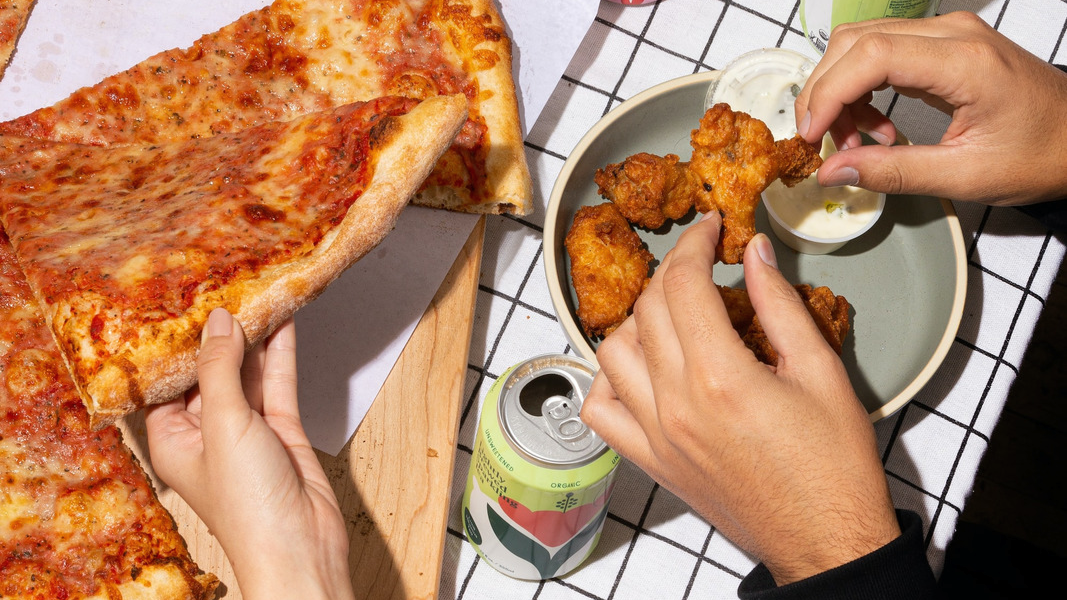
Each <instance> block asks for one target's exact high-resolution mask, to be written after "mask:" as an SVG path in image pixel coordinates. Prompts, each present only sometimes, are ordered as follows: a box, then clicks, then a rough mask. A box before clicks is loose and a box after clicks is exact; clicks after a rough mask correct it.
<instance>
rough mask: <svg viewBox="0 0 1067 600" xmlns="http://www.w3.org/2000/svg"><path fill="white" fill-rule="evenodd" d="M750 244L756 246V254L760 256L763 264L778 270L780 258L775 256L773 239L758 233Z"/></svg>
mask: <svg viewBox="0 0 1067 600" xmlns="http://www.w3.org/2000/svg"><path fill="white" fill-rule="evenodd" d="M749 243H750V244H755V245H756V254H759V258H760V260H762V261H763V264H765V265H769V266H771V267H774V268H775V269H777V268H778V258H777V257H776V256H775V255H774V246H772V245H771V239H770V238H769V237H767V236H766V235H764V234H762V233H757V234H756V235H755V237H753V238H752V241H751V242H749Z"/></svg>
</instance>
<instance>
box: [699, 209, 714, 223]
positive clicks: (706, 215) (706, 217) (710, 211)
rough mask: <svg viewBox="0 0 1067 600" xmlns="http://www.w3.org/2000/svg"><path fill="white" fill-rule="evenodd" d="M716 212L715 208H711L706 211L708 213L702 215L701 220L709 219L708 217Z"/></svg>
mask: <svg viewBox="0 0 1067 600" xmlns="http://www.w3.org/2000/svg"><path fill="white" fill-rule="evenodd" d="M714 213H715V211H713V210H709V211H708V212H706V213H704V214H702V215H700V220H701V221H707V220H708V219H710V218H711V217H712V215H713V214H714Z"/></svg>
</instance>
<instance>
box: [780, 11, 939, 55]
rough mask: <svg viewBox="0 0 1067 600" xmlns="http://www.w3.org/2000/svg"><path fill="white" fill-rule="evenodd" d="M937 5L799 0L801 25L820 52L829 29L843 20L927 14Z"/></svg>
mask: <svg viewBox="0 0 1067 600" xmlns="http://www.w3.org/2000/svg"><path fill="white" fill-rule="evenodd" d="M938 4H939V0H801V2H800V28H801V29H802V30H803V31H804V35H806V36H807V38H808V41H809V42H811V45H812V46H814V47H815V49H816V50H818V51H819V53H820V54H822V53H823V52H825V51H826V44H827V43H828V42H829V41H830V32H832V31H833V29H834V27H837V26H838V25H840V24H842V23H856V22H858V21H868V20H870V19H881V18H884V17H894V18H900V19H917V18H920V17H929V16H933V14H934V13H935V12H937V5H938Z"/></svg>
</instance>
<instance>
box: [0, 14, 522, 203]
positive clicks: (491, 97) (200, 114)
mask: <svg viewBox="0 0 1067 600" xmlns="http://www.w3.org/2000/svg"><path fill="white" fill-rule="evenodd" d="M448 94H462V95H464V96H466V98H467V101H468V104H469V116H468V119H467V122H466V123H465V124H464V126H463V130H462V131H461V132H460V134H459V135H458V136H457V137H456V139H455V141H454V143H453V144H452V146H451V147H450V148H449V149H448V151H447V152H445V153H444V154H443V155H442V156H441V158H440V160H439V162H438V163H437V165H436V167H435V169H434V171H433V172H432V173H431V175H430V176H429V177H428V178H427V180H426V181H425V182H424V184H423V185H422V186H421V188H420V190H419V192H418V194H417V195H416V196H415V198H414V202H415V203H416V204H422V205H425V206H432V207H438V208H446V209H451V210H457V211H464V212H475V213H501V212H509V213H515V214H526V213H528V212H529V211H530V210H531V184H530V175H529V171H528V169H527V165H526V160H525V152H524V150H523V144H522V134H521V130H520V125H519V116H518V103H517V98H516V94H515V85H514V81H513V78H512V71H511V42H510V40H509V39H508V36H507V33H506V31H505V27H504V22H503V20H502V19H501V17H500V15H499V13H498V12H497V10H496V8H495V7H494V5H493V1H492V0H389V1H386V2H382V1H374V0H276V1H275V2H274V3H273V4H271V5H270V6H267V7H266V8H263V9H261V10H258V11H255V12H251V13H248V14H246V15H244V16H243V17H241V18H240V19H238V20H237V21H236V22H234V23H232V24H230V25H228V26H226V27H224V28H222V29H220V30H219V31H216V32H214V33H210V34H207V35H205V36H203V37H202V38H201V39H200V40H198V41H197V42H195V43H194V44H193V45H192V46H191V47H189V48H182V49H174V50H169V51H166V52H163V53H160V54H158V55H156V56H153V57H151V58H148V59H147V60H145V61H144V62H142V63H140V64H138V65H136V66H134V67H132V68H130V69H129V70H127V71H124V72H122V73H118V74H116V75H113V76H111V77H108V78H107V79H105V80H103V81H101V82H100V83H99V84H97V85H95V86H91V87H87V88H83V89H81V90H78V91H77V92H75V93H74V94H73V95H71V96H70V97H68V98H67V99H65V100H62V101H60V102H59V103H57V104H56V105H54V106H52V107H49V108H44V109H41V110H38V111H36V112H33V113H30V114H29V115H26V116H24V117H20V118H18V119H15V120H13V121H10V122H7V123H3V124H0V132H2V133H8V134H16V135H22V136H26V137H40V138H45V139H51V140H57V141H67V142H78V143H86V144H114V143H152V144H154V143H159V142H162V141H167V140H185V139H189V138H194V137H206V136H210V135H215V134H218V133H226V132H233V131H238V130H241V129H244V128H247V127H251V126H255V125H260V124H262V123H265V122H268V121H272V120H288V119H292V118H293V117H295V116H297V115H300V114H304V113H307V112H311V111H316V110H323V109H327V108H330V107H334V106H339V105H342V104H347V103H350V102H357V101H365V100H369V99H372V98H377V97H379V96H386V95H399V96H405V97H408V98H416V99H425V98H429V97H432V96H437V95H448Z"/></svg>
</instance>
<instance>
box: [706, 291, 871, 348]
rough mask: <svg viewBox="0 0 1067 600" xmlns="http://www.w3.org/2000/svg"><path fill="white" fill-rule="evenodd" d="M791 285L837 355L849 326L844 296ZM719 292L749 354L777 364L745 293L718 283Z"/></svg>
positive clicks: (765, 334) (731, 322) (847, 306)
mask: <svg viewBox="0 0 1067 600" xmlns="http://www.w3.org/2000/svg"><path fill="white" fill-rule="evenodd" d="M794 287H795V288H796V290H797V293H799V294H800V298H801V300H803V301H804V305H805V306H806V307H807V309H808V313H809V314H811V317H812V319H813V320H814V321H815V325H816V326H818V328H819V332H820V333H822V336H823V338H825V339H826V342H827V343H828V344H830V347H831V348H833V350H834V352H836V353H837V354H838V355H839V356H840V354H841V351H842V348H843V346H844V342H845V336H847V335H848V332H849V329H850V328H851V321H850V320H849V316H848V312H849V308H850V307H849V303H848V300H846V299H845V297H844V296H837V295H835V294H834V293H833V292H832V291H830V288H828V287H826V286H820V287H817V288H813V287H811V286H810V285H807V284H800V285H797V286H794ZM719 293H720V294H721V295H722V299H723V303H724V304H726V311H727V313H729V315H730V324H731V325H732V326H733V328H734V330H735V331H737V334H738V335H739V336H741V340H742V341H743V342H744V343H745V346H746V347H748V349H749V350H752V353H753V354H755V355H756V358H757V359H759V361H760V362H763V363H766V364H768V365H772V366H776V365H777V364H778V352H776V351H775V349H774V348H773V347H772V346H771V342H770V340H769V339H767V333H766V332H765V331H764V330H763V326H762V325H761V324H760V321H759V317H758V316H756V311H755V309H753V308H752V302H751V301H750V300H749V297H748V292H747V291H745V290H739V289H734V288H729V287H725V286H721V287H719Z"/></svg>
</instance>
